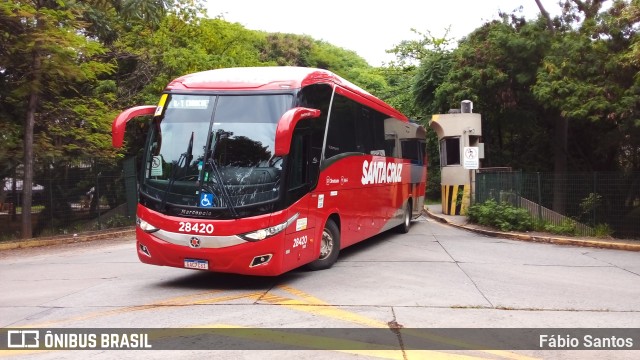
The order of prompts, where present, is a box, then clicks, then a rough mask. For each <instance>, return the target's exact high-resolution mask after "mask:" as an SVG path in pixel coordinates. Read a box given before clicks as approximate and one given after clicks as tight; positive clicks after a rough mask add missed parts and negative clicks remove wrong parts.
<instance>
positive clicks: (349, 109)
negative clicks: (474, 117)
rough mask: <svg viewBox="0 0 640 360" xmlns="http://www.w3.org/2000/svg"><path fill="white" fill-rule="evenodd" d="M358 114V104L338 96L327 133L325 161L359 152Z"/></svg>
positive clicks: (335, 99)
mask: <svg viewBox="0 0 640 360" xmlns="http://www.w3.org/2000/svg"><path fill="white" fill-rule="evenodd" d="M356 114H357V103H356V102H354V101H352V100H350V99H347V98H346V97H344V96H342V95H339V94H336V95H335V97H334V99H333V105H332V109H331V118H330V119H329V130H328V131H327V147H326V149H325V154H324V157H325V159H330V158H331V157H333V156H336V155H340V154H342V153H345V152H357V151H358V148H357V146H356V137H355V136H354V135H355V134H356V126H355V125H356V123H355V120H356Z"/></svg>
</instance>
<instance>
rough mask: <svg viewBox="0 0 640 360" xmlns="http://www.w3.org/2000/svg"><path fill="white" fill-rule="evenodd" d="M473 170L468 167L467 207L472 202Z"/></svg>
mask: <svg viewBox="0 0 640 360" xmlns="http://www.w3.org/2000/svg"><path fill="white" fill-rule="evenodd" d="M473 171H474V170H472V169H469V207H471V205H472V204H473Z"/></svg>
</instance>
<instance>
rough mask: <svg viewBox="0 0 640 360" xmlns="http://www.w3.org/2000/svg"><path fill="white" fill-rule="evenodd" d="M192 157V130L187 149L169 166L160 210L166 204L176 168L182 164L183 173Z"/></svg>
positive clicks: (162, 209)
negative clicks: (168, 174) (167, 180)
mask: <svg viewBox="0 0 640 360" xmlns="http://www.w3.org/2000/svg"><path fill="white" fill-rule="evenodd" d="M192 159H193V131H192V132H191V139H189V145H188V146H187V151H186V152H183V153H182V154H180V157H179V158H178V161H176V162H175V163H174V164H173V166H172V167H171V175H170V176H169V183H168V184H167V188H166V189H165V190H164V193H163V194H162V202H161V203H160V211H164V209H165V207H166V205H167V196H168V195H169V192H170V191H171V188H172V187H173V183H175V182H176V174H177V172H178V168H182V167H183V166H184V172H185V175H186V173H187V170H188V168H189V164H190V163H191V160H192ZM182 161H184V165H181V163H182Z"/></svg>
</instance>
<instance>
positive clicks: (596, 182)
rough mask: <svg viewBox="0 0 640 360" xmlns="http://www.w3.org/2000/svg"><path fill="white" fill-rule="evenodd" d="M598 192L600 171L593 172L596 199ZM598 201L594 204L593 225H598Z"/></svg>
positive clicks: (594, 196)
mask: <svg viewBox="0 0 640 360" xmlns="http://www.w3.org/2000/svg"><path fill="white" fill-rule="evenodd" d="M596 194H598V173H597V172H595V171H594V172H593V198H594V200H595V199H596ZM597 207H598V206H597V202H596V203H594V204H593V209H592V210H591V212H592V216H593V218H592V220H591V226H596V208H597Z"/></svg>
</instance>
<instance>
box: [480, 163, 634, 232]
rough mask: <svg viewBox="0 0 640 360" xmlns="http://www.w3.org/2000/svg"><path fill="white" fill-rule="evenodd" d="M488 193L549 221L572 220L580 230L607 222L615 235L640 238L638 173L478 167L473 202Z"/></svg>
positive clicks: (588, 230)
mask: <svg viewBox="0 0 640 360" xmlns="http://www.w3.org/2000/svg"><path fill="white" fill-rule="evenodd" d="M488 199H494V200H496V201H497V202H502V201H505V202H508V203H510V204H512V205H514V206H517V207H521V208H525V209H527V210H528V211H529V212H530V213H531V214H532V215H533V217H534V218H535V219H537V220H541V221H545V222H548V223H551V224H554V225H562V224H563V223H566V222H568V221H572V222H574V223H575V225H576V226H577V230H578V232H579V233H582V234H584V235H594V234H595V229H596V228H598V227H603V226H604V227H608V228H609V229H611V231H612V235H613V236H614V237H618V238H627V239H640V173H638V172H634V173H612V172H594V173H566V174H561V175H557V174H554V173H523V172H519V171H505V172H483V171H481V170H480V171H478V172H477V173H476V176H475V199H474V201H475V202H476V203H483V202H484V201H486V200H488Z"/></svg>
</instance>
